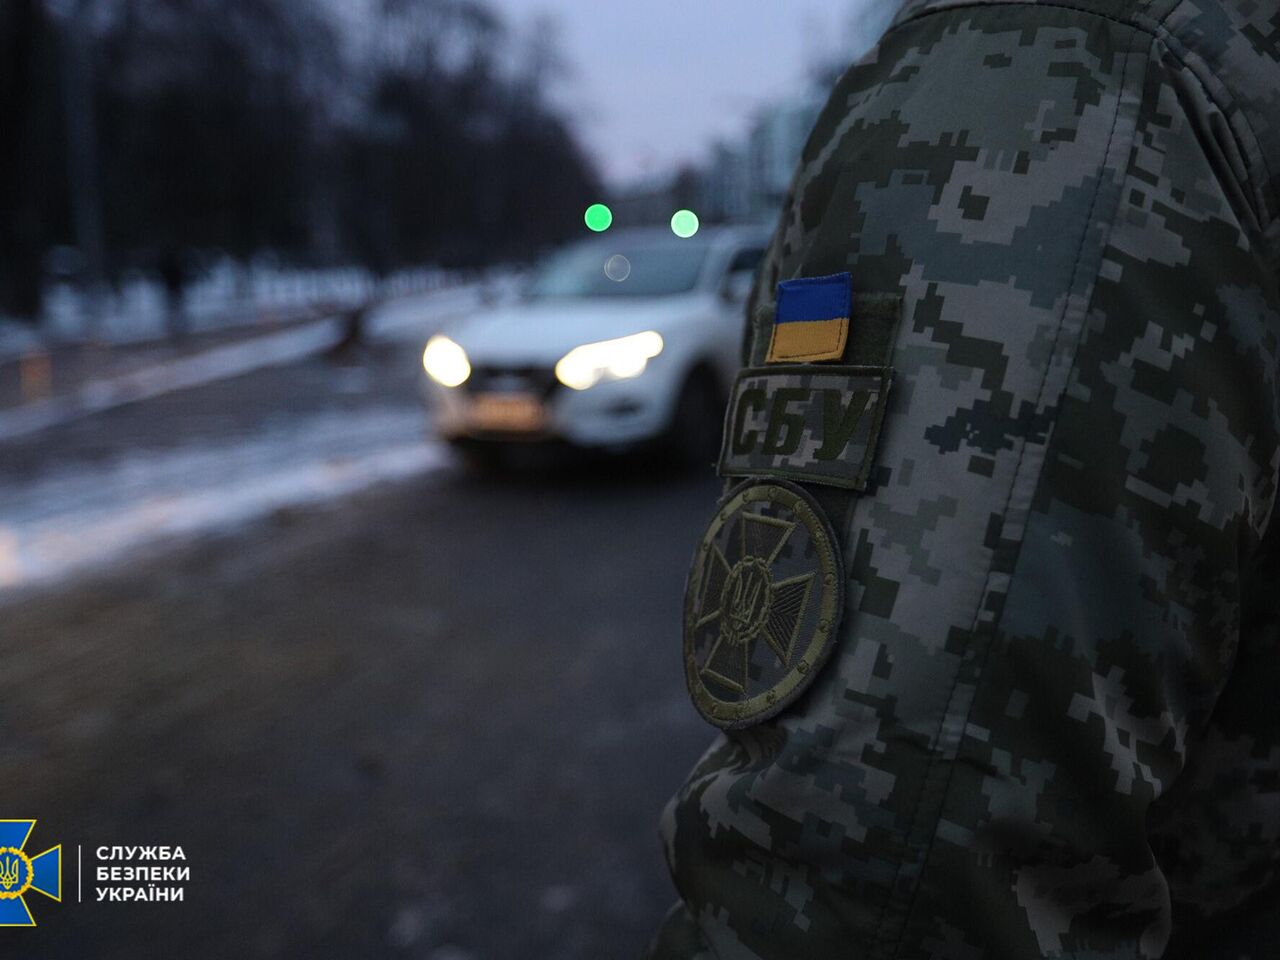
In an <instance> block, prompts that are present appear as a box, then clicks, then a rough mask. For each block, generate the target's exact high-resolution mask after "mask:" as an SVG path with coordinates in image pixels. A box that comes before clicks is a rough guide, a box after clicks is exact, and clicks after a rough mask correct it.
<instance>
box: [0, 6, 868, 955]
mask: <svg viewBox="0 0 1280 960" xmlns="http://www.w3.org/2000/svg"><path fill="white" fill-rule="evenodd" d="M892 12H893V4H891V3H890V4H885V3H876V2H873V0H853V2H847V0H812V2H809V3H798V4H796V5H794V6H788V7H787V8H786V9H781V8H779V9H778V10H769V11H756V10H752V11H749V12H748V11H745V10H744V9H743V7H742V5H740V4H736V3H731V2H728V0H714V2H708V3H706V4H701V5H698V6H697V7H696V9H689V5H688V4H681V3H676V2H667V0H662V2H660V3H658V2H655V4H654V5H653V6H652V8H649V7H634V8H633V7H630V6H628V7H626V9H622V8H618V9H609V8H607V6H601V5H598V4H588V3H586V2H584V0H545V2H543V3H532V2H528V3H526V2H524V0H494V2H492V3H481V2H471V0H360V2H358V3H337V2H329V0H305V2H296V3H295V2H287V3H286V2H284V0H13V2H12V3H6V4H5V5H4V6H3V7H2V8H0V731H3V737H0V784H2V785H3V788H2V789H0V798H2V799H0V819H4V818H38V819H39V825H38V826H37V828H36V834H35V835H34V836H33V839H32V845H33V850H34V851H38V850H43V849H45V847H47V846H50V845H52V844H53V843H57V842H61V843H62V844H63V852H64V870H63V880H64V890H63V893H64V896H63V902H62V904H61V905H57V904H53V903H50V902H48V901H47V900H45V899H43V898H41V897H40V896H38V895H36V894H34V893H29V894H28V896H27V899H28V901H29V906H30V907H31V910H32V912H33V914H34V915H35V917H36V920H37V922H38V923H39V928H38V929H37V930H35V931H30V930H17V931H15V930H4V931H0V934H2V935H0V955H5V956H8V955H22V956H30V957H39V958H41V960H46V958H49V960H58V958H73V957H74V958H77V960H78V958H85V957H92V958H108V960H115V958H121V960H123V958H131V960H132V958H137V957H151V956H155V957H165V958H170V957H173V958H184V960H185V958H194V960H201V958H215V957H216V958H219V960H221V958H225V957H227V956H242V957H289V958H294V957H296V958H308V960H311V958H329V957H332V958H350V957H382V956H388V957H399V956H406V957H421V958H427V960H481V958H544V957H545V958H575V960H576V958H582V960H586V958H592V960H595V958H600V957H631V956H636V955H637V954H638V953H639V952H640V951H641V950H642V948H643V946H644V945H645V943H646V941H647V939H648V938H649V936H650V935H651V934H652V932H653V931H654V929H655V927H656V925H657V923H658V921H659V919H660V918H661V916H662V914H663V913H664V912H665V910H666V909H667V907H668V906H669V905H670V904H671V903H672V902H674V899H675V894H674V891H673V890H672V888H671V885H670V881H669V879H668V878H667V877H666V871H665V867H664V865H663V861H662V851H661V849H660V845H659V842H658V839H657V820H658V816H659V814H660V812H661V809H662V806H663V804H664V803H665V801H666V799H667V798H668V797H669V796H670V795H671V794H672V793H673V792H674V790H675V789H676V788H677V787H678V785H679V784H680V782H681V781H682V780H683V778H684V776H685V775H686V773H687V772H688V770H689V769H690V767H691V766H692V765H693V763H694V762H695V761H696V760H697V757H698V756H699V754H700V753H701V751H702V750H704V749H705V748H706V746H707V745H708V744H709V743H710V742H711V739H712V731H711V729H710V728H709V727H707V726H706V725H705V724H704V723H702V722H701V721H700V720H699V719H698V718H697V716H696V714H695V712H694V710H693V708H692V706H691V705H690V704H689V702H688V699H687V694H686V692H685V689H684V680H683V670H682V663H681V657H680V639H679V638H680V614H681V602H682V594H683V587H684V579H685V574H686V571H687V567H688V563H689V559H690V557H691V556H692V552H693V549H694V546H695V544H696V542H697V540H698V537H699V536H700V534H701V531H702V528H703V525H704V524H705V521H706V518H707V517H708V515H709V513H710V511H711V508H712V506H713V504H714V502H715V500H716V497H717V495H718V493H719V483H718V481H717V480H716V479H715V477H714V476H713V473H712V470H711V469H710V466H709V464H710V461H711V459H712V457H711V454H710V452H708V450H707V442H706V441H708V440H710V441H712V442H714V440H715V436H709V435H708V429H709V430H710V431H711V433H713V434H714V433H715V432H716V431H718V422H719V416H720V410H721V409H722V404H723V392H724V388H725V378H726V376H727V375H728V373H727V372H726V371H729V372H731V370H732V367H733V366H734V365H735V364H736V357H737V355H738V349H739V345H740V336H741V316H742V305H743V299H744V297H745V293H746V289H747V288H748V287H749V285H750V279H751V276H752V273H753V271H754V270H755V268H756V266H757V264H758V262H759V256H760V253H761V250H762V245H763V242H764V238H765V237H767V232H768V227H769V225H770V224H771V222H772V220H773V219H774V218H775V217H776V212H777V208H778V205H779V204H780V202H781V200H782V198H783V196H784V194H785V191H786V187H787V182H788V180H789V178H790V175H791V172H792V169H793V167H794V164H795V162H796V159H797V157H798V155H799V152H800V149H801V146H802V144H803V141H804V138H805V135H806V134H807V131H808V128H809V126H810V125H811V124H812V121H813V119H814V117H815V116H816V113H817V111H818V109H819V107H820V106H821V102H822V96H823V91H824V88H825V87H826V85H827V84H828V83H829V82H830V80H831V78H832V77H833V76H834V75H835V74H837V73H839V72H840V71H841V70H843V69H844V67H845V66H846V65H847V64H848V63H850V62H851V61H852V60H853V59H855V58H856V57H857V56H858V55H859V54H860V53H861V52H862V51H863V50H865V49H866V48H867V47H868V46H869V45H870V44H871V43H872V42H873V41H874V39H875V37H876V36H877V35H878V33H879V31H880V30H881V29H883V27H884V25H885V24H886V23H887V20H888V18H889V16H891V14H892ZM748 17H752V18H754V19H752V20H751V21H750V22H748V20H747V18H748ZM624 254H625V256H624ZM548 258H549V259H548ZM570 316H572V317H573V321H572V323H570V322H569V319H568V318H569V317H570ZM486 324H487V326H486ZM583 331H585V332H583ZM597 331H598V332H597ZM608 331H614V332H608ZM446 334H447V337H446V336H445V335H446ZM595 341H600V342H595ZM428 342H431V343H434V344H435V345H436V353H435V355H434V356H435V357H436V361H435V362H434V364H433V362H432V361H431V360H430V356H431V354H430V351H428V352H427V353H425V354H424V345H426V344H428ZM539 348H543V349H542V353H541V354H539V353H538V349H539ZM484 350H488V351H490V352H489V354H487V355H484V354H483V351H484ZM548 350H550V351H551V352H550V353H547V352H546V351H548ZM583 350H585V351H586V352H585V353H583ZM628 351H630V352H628ZM637 351H638V352H637ZM572 357H576V358H577V364H576V366H574V365H569V364H568V361H569V360H570V358H572ZM584 358H585V359H584ZM726 365H727V366H726ZM424 399H425V400H427V401H428V402H426V403H424ZM446 408H447V411H448V414H449V416H448V418H447V422H446V417H445V416H444V413H443V412H442V411H444V410H445V409H446ZM495 411H496V414H495ZM512 411H517V412H519V413H520V417H522V418H523V419H512V416H513V413H512ZM495 415H500V419H497V420H494V419H492V417H494V416H495ZM486 418H489V419H486ZM502 418H505V419H502ZM695 420H697V421H698V422H697V423H694V421H695ZM708 422H709V423H710V427H708ZM695 427H696V429H695ZM690 454H693V455H692V456H691V455H690ZM102 844H107V845H110V844H120V845H124V844H130V845H135V844H142V845H147V844H154V845H181V846H182V847H183V848H184V850H185V852H186V855H187V858H188V859H187V863H186V865H188V866H190V869H191V879H190V881H189V882H188V883H187V884H186V885H185V887H186V889H185V899H184V901H183V902H182V903H180V904H173V903H124V904H122V903H95V902H94V900H95V899H96V897H95V893H94V889H95V887H96V886H98V884H96V883H95V880H94V877H93V875H92V873H91V872H90V870H89V867H90V863H89V858H90V856H91V853H92V850H93V849H94V848H96V847H97V846H98V845H102ZM78 847H83V853H84V857H85V867H86V871H85V875H84V877H83V878H81V876H80V873H79V871H78V869H77V859H76V858H77V848H78ZM28 852H29V853H30V852H33V851H28ZM81 881H82V882H81ZM18 937H28V938H30V940H29V941H19V940H17V938H18ZM9 939H14V940H15V942H20V943H23V944H24V945H23V946H21V947H20V948H19V950H18V951H17V952H13V951H11V949H10V947H9V945H8V943H7V942H5V941H7V940H9Z"/></svg>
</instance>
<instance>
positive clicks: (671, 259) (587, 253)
mask: <svg viewBox="0 0 1280 960" xmlns="http://www.w3.org/2000/svg"><path fill="white" fill-rule="evenodd" d="M707 249H708V247H707V244H705V243H699V242H697V241H696V240H681V241H679V242H674V241H673V242H669V243H662V242H652V243H647V244H639V243H637V244H620V245H618V246H610V245H607V244H594V243H593V244H591V245H589V246H579V247H570V248H569V249H567V250H564V251H562V252H561V253H558V254H556V255H555V256H553V257H551V258H550V259H549V260H548V261H547V262H546V263H545V264H543V265H542V267H541V268H540V269H538V270H537V271H536V272H535V274H534V277H533V282H532V283H531V284H530V286H529V289H528V293H529V296H530V297H533V298H536V299H542V298H550V297H662V296H668V295H671V294H676V293H688V292H689V291H690V290H692V289H693V288H694V286H695V285H696V284H697V282H698V275H699V274H700V273H701V272H702V265H703V263H704V262H705V261H706V259H707Z"/></svg>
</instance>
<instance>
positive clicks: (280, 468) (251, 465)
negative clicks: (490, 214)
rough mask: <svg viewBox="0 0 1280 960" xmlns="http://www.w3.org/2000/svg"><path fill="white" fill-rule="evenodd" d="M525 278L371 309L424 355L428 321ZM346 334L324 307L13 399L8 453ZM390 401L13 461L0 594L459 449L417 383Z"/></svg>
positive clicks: (2, 519)
mask: <svg viewBox="0 0 1280 960" xmlns="http://www.w3.org/2000/svg"><path fill="white" fill-rule="evenodd" d="M514 282H515V281H514V280H513V279H512V278H511V277H509V276H508V277H501V278H496V279H492V280H490V281H488V282H486V283H484V284H470V285H462V286H455V287H448V288H442V289H437V290H435V291H432V292H428V293H420V294H410V295H404V296H401V297H397V298H394V299H391V300H388V301H387V302H386V303H384V304H383V305H382V306H380V307H379V308H378V309H377V310H375V311H374V312H373V313H372V314H371V315H370V316H369V318H368V321H367V334H368V338H369V340H370V341H371V342H373V343H383V344H386V343H391V344H396V345H402V346H403V348H404V349H405V350H406V351H409V352H411V353H412V354H413V355H414V356H415V357H416V355H417V351H418V350H419V349H420V347H421V344H422V343H423V342H424V340H425V339H426V337H427V336H428V335H430V334H431V333H432V332H434V331H435V330H437V329H439V328H440V327H441V326H442V325H445V324H447V323H448V322H449V321H450V320H451V319H452V318H453V317H456V316H458V315H460V314H462V313H464V312H465V311H467V310H469V309H473V308H475V307H476V306H477V305H480V304H482V303H485V302H489V301H490V300H491V299H492V298H495V297H497V298H503V297H505V296H508V295H510V292H511V289H512V285H513V283H514ZM340 335H341V321H340V320H338V319H337V318H326V319H322V320H317V321H313V322H311V323H306V324H302V325H298V326H294V327H290V328H288V329H285V330H282V331H280V332H278V333H275V334H270V335H266V336H260V337H255V338H254V339H252V340H251V341H247V342H242V343H231V344H225V345H223V346H218V347H213V348H211V349H209V350H206V351H204V352H202V353H199V354H196V355H193V356H184V357H178V358H175V359H170V360H165V361H161V362H158V363H155V364H152V365H150V366H146V367H143V368H141V369H137V370H134V371H132V372H130V373H128V374H127V375H121V376H118V377H116V378H114V379H111V380H98V381H91V382H89V383H86V384H84V385H83V386H82V387H81V389H80V390H79V391H78V392H77V393H76V394H75V395H74V396H72V397H69V398H62V399H57V400H49V401H45V402H43V403H40V404H33V405H30V406H28V407H25V408H21V409H19V410H14V411H8V412H0V463H3V452H4V448H3V444H4V442H5V441H6V440H10V441H15V440H18V439H20V438H24V437H26V438H28V440H27V442H28V443H29V442H30V441H29V438H30V436H31V435H32V434H37V433H38V432H39V431H41V430H45V429H48V428H50V427H53V426H57V425H61V424H64V423H67V422H69V421H73V420H77V419H79V418H82V417H87V416H91V415H93V414H95V413H101V412H102V411H105V410H109V409H111V408H113V407H118V406H122V405H125V404H144V405H145V404H146V403H147V401H148V400H150V399H153V398H155V397H158V396H161V395H163V394H167V393H172V392H175V391H181V390H188V389H191V388H194V387H199V386H208V385H210V384H216V383H218V382H219V381H223V380H227V379H229V378H232V377H237V376H240V375H243V374H247V373H250V372H252V371H258V370H263V369H264V368H270V367H282V366H286V365H289V364H292V363H295V362H297V361H300V360H303V359H305V358H306V357H309V356H312V355H314V354H316V353H318V352H320V351H322V350H324V349H326V348H327V347H329V346H331V345H332V344H333V343H335V342H336V341H337V339H338V337H339V336H340ZM272 376H275V374H272ZM282 376H283V374H282ZM346 376H347V377H348V378H350V377H354V378H355V379H356V380H360V381H371V382H373V384H374V386H379V387H380V386H381V385H379V384H378V383H377V377H378V374H377V373H371V372H369V371H367V370H364V369H362V368H359V367H357V368H354V369H352V370H351V371H350V373H349V374H347V375H346ZM334 378H335V379H334V380H333V381H332V382H331V386H330V387H329V389H331V390H337V391H338V392H342V391H343V390H344V389H345V387H344V385H343V377H342V376H340V375H339V374H338V373H336V372H335V374H334ZM226 389H228V390H233V389H234V387H232V386H230V385H229V386H228V387H227V388H226ZM360 389H361V391H362V392H363V391H364V389H365V387H360ZM377 404H378V401H376V400H374V401H372V402H371V405H370V406H367V407H363V408H361V409H360V410H358V411H354V412H353V411H345V412H337V411H332V410H329V411H325V412H320V413H309V414H293V415H288V416H284V415H282V416H279V417H274V416H273V417H270V418H268V421H267V423H266V426H264V427H262V428H261V429H257V430H254V431H253V432H252V433H250V434H248V435H236V434H231V435H227V436H223V437H215V438H213V439H210V438H208V437H205V438H203V439H198V440H193V441H192V442H191V443H189V444H179V445H178V446H172V447H168V448H166V449H164V450H161V451H156V450H148V451H145V452H144V451H137V450H130V449H128V448H125V449H122V450H119V451H118V452H115V453H113V454H112V455H111V456H110V457H108V458H107V459H106V460H105V461H104V460H102V459H101V458H98V457H94V458H90V459H85V460H83V461H77V460H74V459H73V460H72V461H71V462H69V463H67V462H59V465H57V466H51V467H49V468H47V469H46V470H44V471H42V472H37V473H35V474H34V475H29V476H28V477H27V478H26V479H22V480H17V479H15V478H14V477H6V476H5V475H4V472H3V470H0V594H3V593H5V592H7V591H11V590H13V589H15V588H20V587H24V586H27V585H30V584H33V583H38V582H42V581H49V580H54V579H57V578H60V577H63V576H65V575H67V574H69V573H72V572H74V571H77V570H80V569H83V568H86V567H92V566H95V565H102V564H105V563H108V562H113V561H117V560H118V559H121V558H127V557H128V556H129V555H130V554H131V553H133V552H134V551H136V550H138V549H139V548H141V547H145V546H147V545H149V544H154V543H158V542H161V541H169V540H175V539H183V538H189V537H191V536H193V535H197V534H203V533H210V532H218V531H221V530H225V529H228V528H231V527H235V526H237V525H240V524H245V523H251V522H253V521H254V520H256V519H258V518H261V517H263V516H266V515H268V514H270V513H272V512H273V511H276V510H279V509H282V508H286V507H290V506H295V505H300V504H313V503H317V502H320V501H325V500H330V499H334V498H337V497H342V496H345V495H347V494H350V493H353V492H356V491H358V490H361V489H364V488H366V487H370V486H372V485H375V484H378V483H381V482H384V481H388V480H397V479H404V478H407V477H411V476H415V475H420V474H424V473H428V472H431V471H433V470H437V469H440V468H441V467H443V466H445V465H447V464H448V463H450V462H451V460H450V456H449V453H448V451H447V450H445V449H444V447H443V446H442V445H441V444H439V443H437V442H434V441H430V440H428V439H426V436H427V430H426V428H427V420H426V414H425V413H424V411H423V410H422V409H421V408H420V407H419V406H417V401H416V398H415V397H414V396H413V392H412V391H411V390H404V389H401V391H400V392H399V393H398V394H395V395H386V396H385V403H384V404H383V405H381V406H380V405H377ZM141 409H142V410H144V411H145V409H146V407H145V406H143V407H142V408H141Z"/></svg>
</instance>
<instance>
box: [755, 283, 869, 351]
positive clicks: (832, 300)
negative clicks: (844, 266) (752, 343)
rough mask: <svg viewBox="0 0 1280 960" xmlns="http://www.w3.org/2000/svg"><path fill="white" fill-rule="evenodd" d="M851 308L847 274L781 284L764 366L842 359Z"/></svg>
mask: <svg viewBox="0 0 1280 960" xmlns="http://www.w3.org/2000/svg"><path fill="white" fill-rule="evenodd" d="M852 306H853V277H852V276H850V275H849V274H848V273H836V274H832V275H831V276H829V277H804V278H801V279H799V280H783V281H782V282H781V283H780V284H778V309H777V312H776V313H775V315H774V321H773V337H772V339H771V340H770V341H769V353H768V355H767V356H766V357H765V362H766V363H802V362H806V361H814V360H840V359H843V357H844V348H845V344H846V343H847V342H848V340H849V315H850V313H851V312H852Z"/></svg>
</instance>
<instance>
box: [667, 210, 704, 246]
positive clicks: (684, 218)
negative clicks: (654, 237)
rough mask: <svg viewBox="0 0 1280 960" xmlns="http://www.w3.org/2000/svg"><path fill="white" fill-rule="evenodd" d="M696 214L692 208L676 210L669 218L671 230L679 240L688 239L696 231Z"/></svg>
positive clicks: (697, 223)
mask: <svg viewBox="0 0 1280 960" xmlns="http://www.w3.org/2000/svg"><path fill="white" fill-rule="evenodd" d="M698 227H699V222H698V215H697V214H696V213H694V212H693V211H692V210H677V211H676V213H675V216H673V217H672V218H671V232H672V233H674V234H675V235H676V236H677V237H679V238H680V239H681V240H688V239H689V238H690V237H692V236H693V235H694V234H695V233H697V232H698Z"/></svg>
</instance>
